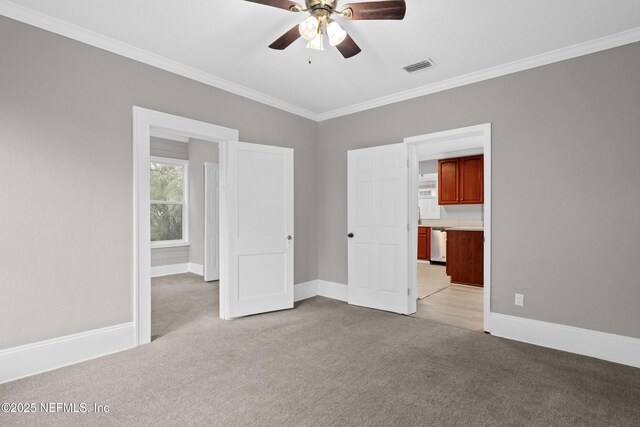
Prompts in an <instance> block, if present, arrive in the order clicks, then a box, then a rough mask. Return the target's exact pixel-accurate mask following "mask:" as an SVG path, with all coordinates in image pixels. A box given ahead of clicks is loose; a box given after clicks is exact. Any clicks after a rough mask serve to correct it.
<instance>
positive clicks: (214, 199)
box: [204, 162, 220, 282]
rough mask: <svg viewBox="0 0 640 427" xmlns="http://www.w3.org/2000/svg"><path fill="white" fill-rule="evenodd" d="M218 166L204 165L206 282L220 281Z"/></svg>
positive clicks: (207, 163) (213, 164)
mask: <svg viewBox="0 0 640 427" xmlns="http://www.w3.org/2000/svg"><path fill="white" fill-rule="evenodd" d="M218 185H219V183H218V164H217V163H209V162H206V163H205V164H204V280H205V282H212V281H214V280H218V279H220V250H219V246H220V242H219V238H218V233H219V229H220V226H219V223H218V222H219V221H218V218H219V215H218V210H219V209H218Z"/></svg>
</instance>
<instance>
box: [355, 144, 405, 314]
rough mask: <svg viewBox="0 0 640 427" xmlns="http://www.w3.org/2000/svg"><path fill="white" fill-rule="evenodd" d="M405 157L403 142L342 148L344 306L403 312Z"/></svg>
mask: <svg viewBox="0 0 640 427" xmlns="http://www.w3.org/2000/svg"><path fill="white" fill-rule="evenodd" d="M407 160H408V154H407V147H406V145H405V144H393V145H385V146H382V147H374V148H365V149H362V150H352V151H349V152H348V162H349V164H348V195H347V198H348V233H349V234H348V256H349V304H354V305H360V306H364V307H370V308H377V309H380V310H386V311H392V312H395V313H403V314H408V312H409V280H408V274H407V271H408V263H409V258H408V250H409V239H408V215H407V213H408V211H407V209H408V203H409V200H408V195H409V193H408V175H407V173H408V171H407V169H408V166H407V165H408V161H407ZM414 197H415V195H414ZM416 232H417V231H416Z"/></svg>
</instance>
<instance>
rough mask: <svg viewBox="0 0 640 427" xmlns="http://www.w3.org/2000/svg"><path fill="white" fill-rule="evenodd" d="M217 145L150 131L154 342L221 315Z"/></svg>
mask: <svg viewBox="0 0 640 427" xmlns="http://www.w3.org/2000/svg"><path fill="white" fill-rule="evenodd" d="M218 151H219V146H218V143H217V142H214V141H207V140H202V139H195V138H190V137H188V136H186V135H183V134H180V133H176V132H172V131H168V130H159V129H157V128H151V133H150V155H151V162H150V165H149V189H150V209H151V215H150V223H151V224H150V225H151V228H150V235H151V339H152V340H155V339H156V338H159V337H162V336H164V335H167V334H169V333H171V332H173V331H177V330H182V329H185V328H189V327H190V326H192V325H194V324H195V325H201V324H202V321H203V319H208V318H210V317H215V316H217V315H218V314H217V310H216V307H217V306H218V305H219V303H218V295H219V282H218V280H219V278H220V276H219V264H220V259H219V258H220V257H219V250H218V241H219V237H218V236H219V233H220V231H219V222H218V217H219V215H218V205H219V203H218V181H219V180H218V161H219V159H218V158H219V153H218Z"/></svg>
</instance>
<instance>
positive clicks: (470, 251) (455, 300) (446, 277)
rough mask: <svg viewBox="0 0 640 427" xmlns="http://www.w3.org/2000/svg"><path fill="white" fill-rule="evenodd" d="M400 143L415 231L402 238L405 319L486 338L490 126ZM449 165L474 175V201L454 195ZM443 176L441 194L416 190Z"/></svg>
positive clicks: (467, 191) (435, 188) (429, 189)
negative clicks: (405, 242) (406, 249)
mask: <svg viewBox="0 0 640 427" xmlns="http://www.w3.org/2000/svg"><path fill="white" fill-rule="evenodd" d="M405 143H406V144H407V146H408V151H409V206H410V208H409V216H410V221H409V223H410V230H417V232H415V233H411V235H410V256H409V279H410V283H409V286H410V294H411V295H412V296H411V297H410V301H409V304H410V312H411V313H414V316H415V317H422V318H426V319H428V320H432V321H436V322H439V323H445V324H450V325H453V326H457V327H461V328H464V329H469V330H476V331H485V332H490V295H491V124H490V123H487V124H483V125H478V126H471V127H466V128H461V129H453V130H450V131H444V132H437V133H432V134H427V135H420V136H416V137H411V138H406V139H405ZM461 162H462V163H461ZM450 164H452V165H455V167H456V168H467V169H466V170H468V171H472V172H473V173H474V174H475V173H479V174H480V175H481V176H482V178H481V179H482V182H481V186H480V187H479V188H480V190H479V191H480V192H481V194H471V193H473V189H463V190H460V189H461V188H462V187H461V180H462V179H463V178H464V177H462V178H461V175H455V174H460V173H461V172H460V169H455V168H453V167H452V169H447V168H449V166H450ZM452 171H454V172H452ZM443 174H444V175H443ZM446 174H452V175H455V177H456V180H458V181H455V182H456V184H455V186H451V187H450V188H447V187H446V185H445V184H444V182H446V181H447V180H446V178H445V179H443V180H442V182H436V183H435V185H434V184H433V183H428V184H426V185H421V181H424V180H429V179H433V178H434V177H435V179H436V180H437V179H439V178H442V177H443V176H445V177H446ZM469 175H471V172H470V173H469ZM449 181H451V180H449ZM452 182H453V181H452ZM456 186H457V187H456ZM454 187H455V191H456V192H457V191H458V190H460V191H465V195H466V197H467V200H463V199H464V197H463V195H462V194H459V195H455V196H454V195H453V192H452V190H451V188H454ZM442 193H444V194H442ZM455 197H459V199H455ZM473 199H475V200H473ZM443 200H444V202H443ZM436 202H437V203H436ZM480 202H482V203H480ZM441 203H442V204H441ZM434 204H435V205H437V206H435V207H434ZM447 207H448V209H447ZM425 211H427V213H428V215H424V214H425ZM421 232H422V233H421ZM425 245H428V247H425ZM426 254H428V255H426ZM452 270H454V271H452Z"/></svg>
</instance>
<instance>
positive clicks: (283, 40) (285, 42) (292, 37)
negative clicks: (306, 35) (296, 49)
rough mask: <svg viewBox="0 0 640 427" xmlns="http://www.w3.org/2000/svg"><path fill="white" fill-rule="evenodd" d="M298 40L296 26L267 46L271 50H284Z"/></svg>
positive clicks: (298, 33)
mask: <svg viewBox="0 0 640 427" xmlns="http://www.w3.org/2000/svg"><path fill="white" fill-rule="evenodd" d="M299 38H300V30H299V29H298V26H297V25H296V26H295V27H293V28H291V29H290V30H289V31H287V32H286V33H284V34H283V35H281V36H280V38H279V39H278V40H276V41H274V42H273V43H271V44H270V45H269V47H270V48H271V49H276V50H284V49H286V48H288V47H289V45H290V44H291V43H293V42H294V41H296V40H298V39H299Z"/></svg>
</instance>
